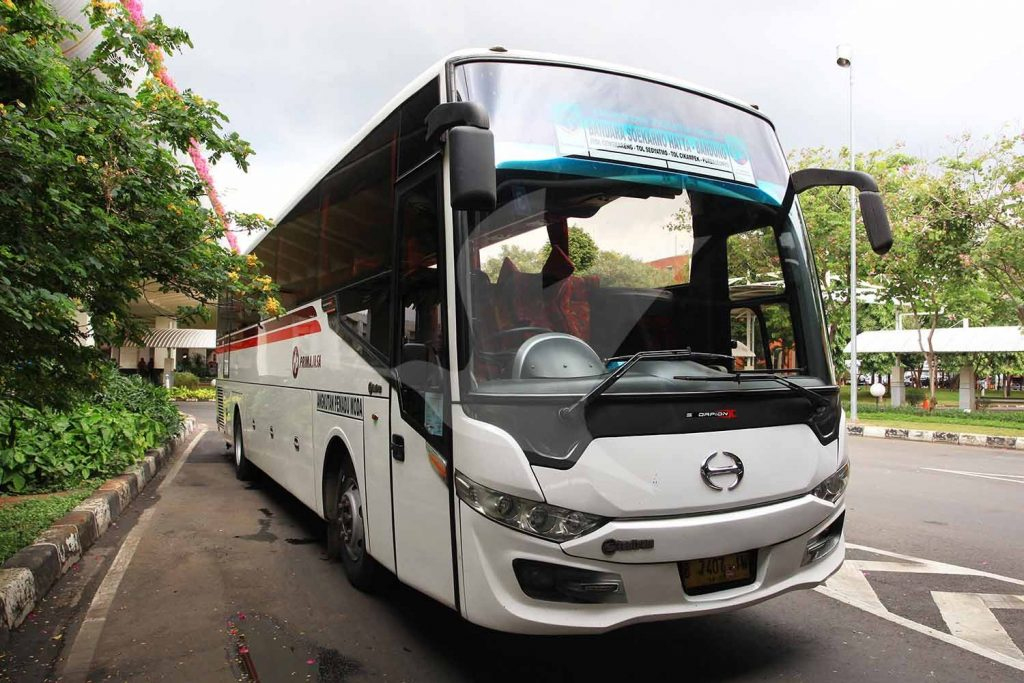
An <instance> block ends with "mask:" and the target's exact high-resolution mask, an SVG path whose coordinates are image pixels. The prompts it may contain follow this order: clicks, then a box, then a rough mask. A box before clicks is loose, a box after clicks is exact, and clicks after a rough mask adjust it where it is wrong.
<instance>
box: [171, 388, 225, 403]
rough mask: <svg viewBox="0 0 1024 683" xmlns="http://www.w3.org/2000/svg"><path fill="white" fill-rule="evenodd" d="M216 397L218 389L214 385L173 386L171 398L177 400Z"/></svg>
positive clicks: (209, 399)
mask: <svg viewBox="0 0 1024 683" xmlns="http://www.w3.org/2000/svg"><path fill="white" fill-rule="evenodd" d="M216 397H217V390H216V389H214V388H213V387H199V388H198V389H185V388H183V387H171V398H173V399H174V400H175V401H212V400H213V399H215V398H216Z"/></svg>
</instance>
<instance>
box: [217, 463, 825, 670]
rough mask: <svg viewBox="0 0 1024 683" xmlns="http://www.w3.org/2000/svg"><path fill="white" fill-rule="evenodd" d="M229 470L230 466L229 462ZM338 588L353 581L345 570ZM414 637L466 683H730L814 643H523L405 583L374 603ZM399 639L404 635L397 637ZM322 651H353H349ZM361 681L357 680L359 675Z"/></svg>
mask: <svg viewBox="0 0 1024 683" xmlns="http://www.w3.org/2000/svg"><path fill="white" fill-rule="evenodd" d="M225 462H227V458H226V456H225ZM250 486H252V487H254V488H258V489H260V490H261V492H262V493H264V494H265V495H266V496H267V497H268V498H269V499H270V501H269V502H272V505H271V506H270V507H272V508H275V509H277V510H279V512H278V514H281V515H287V516H288V517H290V518H291V520H290V521H292V522H293V523H295V524H296V525H297V526H299V528H301V529H302V532H301V535H302V536H303V537H304V538H298V539H285V540H286V541H290V542H298V543H308V542H316V543H319V544H321V546H323V544H324V543H325V539H326V525H325V524H324V522H323V521H322V520H320V518H319V517H317V516H316V515H315V514H314V513H313V512H311V511H310V510H309V509H308V508H306V507H305V506H304V505H303V504H302V503H300V502H299V501H298V500H297V499H295V498H294V497H293V496H292V495H291V494H289V493H288V492H287V491H285V490H284V489H283V488H282V487H280V486H279V485H278V484H276V483H275V482H273V481H272V480H270V479H269V478H268V477H266V476H260V477H259V478H258V479H257V481H255V482H253V483H252V484H251V485H250ZM337 580H338V581H339V582H344V581H345V578H344V575H343V573H342V572H341V570H340V568H339V571H338V578H337ZM373 602H374V603H375V605H374V607H375V608H376V609H380V610H386V611H387V612H389V613H390V616H391V617H392V618H393V619H395V620H397V621H400V622H402V623H403V625H404V626H405V631H406V632H407V633H408V634H411V635H412V638H411V639H410V640H411V642H409V643H408V644H403V645H405V647H406V649H407V650H408V651H410V652H413V651H415V650H416V649H419V650H420V651H421V652H423V651H424V650H426V651H428V652H429V656H431V657H432V658H433V657H437V658H440V659H443V660H445V661H447V662H449V663H450V664H452V665H453V666H454V668H456V669H457V670H458V671H459V672H460V674H461V675H462V676H463V677H464V679H465V680H481V681H577V680H578V681H604V680H612V679H622V680H637V679H639V680H682V679H685V680H703V679H714V680H722V679H729V678H737V677H746V676H751V675H753V676H754V677H756V676H757V672H759V671H778V670H780V669H784V668H785V665H784V664H783V662H784V661H787V660H788V661H794V660H799V659H801V657H802V655H805V654H809V653H804V652H802V650H804V649H805V648H812V647H813V645H812V644H811V643H800V642H799V641H797V642H794V639H793V638H792V633H791V632H790V633H788V634H787V635H785V636H784V635H781V634H779V633H776V632H775V631H774V630H773V629H772V628H771V624H770V623H769V622H768V621H766V620H765V618H764V616H765V615H764V613H760V614H759V615H758V617H757V618H753V617H751V616H749V614H747V613H744V612H739V613H733V614H726V615H716V616H708V617H698V618H693V619H684V620H678V621H671V622H659V623H652V624H642V625H637V626H631V627H627V628H624V629H620V630H618V631H613V632H611V633H607V634H602V635H595V636H559V637H553V636H522V635H512V634H506V633H500V632H497V631H492V630H489V629H484V628H480V627H478V626H475V625H473V624H471V623H469V622H467V621H465V620H463V619H461V618H460V617H459V616H458V615H457V614H456V613H455V612H454V611H452V610H451V609H449V608H447V607H444V606H443V605H441V604H440V603H438V602H436V601H434V600H433V599H431V598H428V597H426V596H424V595H422V594H421V593H419V592H417V591H415V590H413V589H411V588H408V587H406V586H404V585H402V584H400V583H398V582H397V581H395V582H393V583H392V584H390V585H389V586H387V587H386V588H384V589H383V590H382V591H380V592H379V593H378V594H376V595H375V596H374V598H373ZM395 635H396V637H399V636H398V634H395ZM320 645H322V646H324V647H327V648H333V647H337V648H339V649H342V650H343V649H344V644H343V643H331V642H325V643H320ZM357 677H358V676H357Z"/></svg>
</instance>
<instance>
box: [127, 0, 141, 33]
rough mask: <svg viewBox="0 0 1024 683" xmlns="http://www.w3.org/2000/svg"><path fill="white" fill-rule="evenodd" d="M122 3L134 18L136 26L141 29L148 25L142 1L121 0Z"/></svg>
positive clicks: (133, 21)
mask: <svg viewBox="0 0 1024 683" xmlns="http://www.w3.org/2000/svg"><path fill="white" fill-rule="evenodd" d="M121 4H122V5H124V8H125V9H126V10H128V15H129V16H130V17H131V18H132V23H133V24H135V28H137V29H139V30H140V31H141V30H142V28H143V27H144V26H145V25H146V15H145V14H144V13H143V12H142V3H141V2H139V0H121Z"/></svg>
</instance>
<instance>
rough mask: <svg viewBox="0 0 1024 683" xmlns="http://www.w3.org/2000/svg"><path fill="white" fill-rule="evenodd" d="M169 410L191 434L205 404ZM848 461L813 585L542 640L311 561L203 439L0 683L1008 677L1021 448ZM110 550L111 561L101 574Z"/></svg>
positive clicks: (316, 556) (292, 519)
mask: <svg viewBox="0 0 1024 683" xmlns="http://www.w3.org/2000/svg"><path fill="white" fill-rule="evenodd" d="M186 409H190V410H192V411H194V412H195V413H196V414H197V415H198V416H199V418H200V419H201V420H202V421H204V423H205V424H207V425H209V426H211V427H212V420H213V411H212V407H211V406H210V405H208V404H207V405H202V404H200V405H196V404H191V405H190V406H188V407H187V408H186ZM850 452H851V458H852V461H853V485H852V487H851V490H850V492H849V494H848V495H849V512H848V515H847V534H848V541H849V542H850V543H851V544H852V545H853V546H855V547H853V548H852V549H851V550H850V551H849V553H848V557H849V558H850V561H848V562H847V566H846V567H844V570H843V572H842V573H841V575H837V577H836V580H835V582H830V584H829V588H828V589H826V590H825V591H824V592H817V591H802V592H799V593H792V594H789V595H785V596H782V597H780V598H777V599H775V600H771V601H769V602H767V603H764V604H762V605H759V606H756V607H753V608H749V609H746V610H743V611H740V612H735V613H732V614H727V615H720V616H714V617H707V618H697V619H689V620H681V621H676V622H666V623H658V624H648V625H641V626H635V627H630V628H626V629H623V630H620V631H616V632H612V633H610V634H606V635H602V636H585V637H584V636H577V637H556V638H552V637H546V638H541V637H525V636H509V635H505V634H500V633H495V632H491V631H487V630H484V629H480V628H478V627H475V626H472V625H471V624H468V623H465V622H463V621H461V620H460V619H459V618H458V617H457V616H456V615H455V614H454V613H453V612H451V611H450V610H448V609H447V608H444V607H442V606H440V605H439V604H437V603H435V602H433V601H431V600H430V599H428V598H425V597H423V596H421V595H419V594H417V593H415V592H414V591H412V590H409V589H407V588H404V587H402V586H400V585H395V586H392V587H391V588H389V589H387V590H385V591H384V592H382V593H381V594H379V595H376V596H368V595H365V594H362V593H359V592H358V591H356V590H354V589H352V588H351V587H350V586H349V585H348V583H347V582H346V580H345V579H344V576H343V574H342V571H341V569H340V566H339V565H336V564H333V563H330V562H327V561H325V559H324V557H323V549H324V541H323V537H324V525H323V523H322V522H320V521H319V520H318V519H316V517H315V516H314V515H312V513H309V512H308V511H306V510H305V509H304V508H303V507H302V506H301V504H299V503H298V502H296V501H295V500H294V499H293V498H291V497H290V496H289V495H288V494H287V493H285V492H284V491H283V490H281V489H280V488H278V487H277V486H275V485H273V484H271V483H267V482H262V483H258V484H255V485H245V484H242V483H240V482H238V481H237V480H236V479H235V477H234V473H233V470H232V466H231V462H230V460H229V458H228V456H227V452H226V451H225V449H224V441H223V439H222V438H220V437H219V436H218V435H217V434H216V433H215V431H213V430H212V429H211V431H210V432H208V433H207V434H206V435H205V436H204V437H203V438H202V439H201V440H199V442H198V443H197V445H196V446H195V447H194V449H193V450H192V452H191V453H190V455H189V457H188V458H187V460H184V461H183V462H182V464H181V467H180V470H179V471H178V472H177V474H176V476H175V477H174V478H173V481H169V482H168V483H167V485H163V482H164V481H166V478H167V477H168V476H169V474H170V473H173V472H174V465H173V464H172V465H171V466H170V467H167V468H165V469H164V471H163V472H162V473H161V474H160V476H159V477H158V478H157V479H156V480H155V481H154V482H153V483H151V484H150V485H149V486H148V487H147V489H146V490H145V491H144V493H143V494H142V496H140V498H139V499H137V500H136V502H135V503H133V505H132V507H131V509H130V511H129V512H127V513H126V514H125V515H124V516H123V517H122V518H121V519H120V520H119V521H118V525H117V527H116V528H114V529H112V530H111V531H110V532H108V533H107V534H106V535H105V536H104V537H103V538H102V539H101V540H100V541H99V542H98V543H97V545H96V546H94V547H93V548H92V549H91V550H90V551H89V553H87V557H86V558H84V559H83V560H82V562H81V563H79V566H78V567H77V568H76V569H75V570H74V571H72V572H70V573H69V574H68V575H67V576H65V578H64V579H62V580H61V582H60V583H59V584H58V586H57V587H56V588H55V589H54V591H52V592H51V594H50V595H49V596H48V597H47V599H46V601H45V602H44V603H43V604H42V605H41V606H40V607H39V608H38V609H37V610H36V612H35V613H34V615H33V617H32V618H31V619H30V621H29V622H27V623H26V625H25V626H23V627H22V628H21V629H20V630H19V631H18V632H16V633H15V634H13V635H12V638H11V642H10V643H9V645H8V647H7V651H6V652H5V653H4V657H3V659H2V660H0V671H2V673H0V680H14V681H38V680H58V679H60V680H66V681H75V680H85V674H84V673H82V671H83V670H87V671H88V672H89V675H88V680H95V681H100V680H116V681H122V680H123V681H148V680H169V681H193V682H202V681H212V682H216V681H235V680H246V679H245V674H244V671H245V669H246V667H249V666H251V667H254V668H255V669H256V671H257V673H258V674H259V680H261V681H264V682H268V683H269V682H273V681H284V680H288V681H292V680H320V681H349V680H351V681H362V680H372V679H381V680H393V681H491V680H503V681H504V680H508V681H603V680H641V681H647V680H652V681H653V680H729V681H753V680H766V679H781V680H807V681H822V680H830V681H853V680H857V681H892V680H901V681H903V680H905V681H917V680H930V681H956V682H960V681H975V680H982V681H1019V680H1022V679H1024V655H1020V658H1019V659H1018V658H1017V657H1018V654H1019V653H1020V650H1021V649H1024V598H1020V597H1017V596H1021V595H1024V581H1020V579H1024V532H1022V530H1021V528H1020V526H1021V522H1022V520H1024V515H1022V513H1024V454H1020V453H1012V452H1007V451H995V450H986V449H978V448H967V447H957V446H944V445H937V444H916V443H899V442H891V441H881V440H872V439H854V440H852V441H851V443H850ZM940 470H945V471H940ZM993 476H995V477H996V478H993ZM125 546H131V547H133V548H134V549H135V552H134V554H133V555H131V559H130V562H129V563H127V564H125V562H123V561H121V562H119V563H113V562H112V561H113V560H114V558H115V556H117V555H118V553H119V551H120V550H121V549H122V548H124V547H125ZM126 555H128V553H126V552H122V553H121V557H122V559H123V558H124V557H125V556H126ZM936 563H948V565H954V566H946V565H939V564H936ZM112 564H113V565H114V566H113V567H112V566H111V565H112ZM1007 578H1009V579H1013V578H1016V579H1017V581H1016V582H1014V581H1008V580H1006V579H1007ZM118 581H119V582H118ZM104 596H107V598H109V601H108V600H106V599H105V597H104ZM1007 596H1008V597H1007ZM108 603H109V604H108ZM1018 603H1019V604H1020V607H1017V604H1018ZM90 605H91V607H90ZM104 605H106V607H105V608H104ZM83 624H84V626H83ZM241 636H244V642H245V643H246V644H247V647H248V650H249V651H248V653H245V654H244V655H243V656H239V655H238V644H239V642H240V641H239V638H240V637H241ZM83 662H84V664H83ZM62 676H63V677H62Z"/></svg>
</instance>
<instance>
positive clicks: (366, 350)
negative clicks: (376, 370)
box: [325, 271, 391, 367]
mask: <svg viewBox="0 0 1024 683" xmlns="http://www.w3.org/2000/svg"><path fill="white" fill-rule="evenodd" d="M331 298H332V299H333V300H334V306H333V308H334V310H333V311H331V312H330V313H329V315H328V321H329V323H330V326H331V329H332V330H334V331H335V332H336V333H337V334H338V335H339V336H340V337H341V338H342V339H344V340H345V341H346V342H348V343H349V344H351V345H352V346H353V347H354V348H355V349H356V350H357V351H359V352H360V353H361V354H362V355H363V356H364V357H366V358H367V360H369V361H370V362H372V363H374V364H375V365H378V366H381V367H386V366H387V365H388V359H389V358H390V356H391V354H390V351H389V349H390V346H391V320H390V315H389V311H390V303H391V273H390V271H388V272H385V273H380V274H378V275H375V276H373V277H370V278H367V279H365V280H362V281H360V282H357V283H355V284H352V285H349V286H348V287H345V288H343V289H341V290H340V291H338V292H337V293H335V294H334V295H333V296H332V297H331ZM325 308H327V310H330V307H325Z"/></svg>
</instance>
